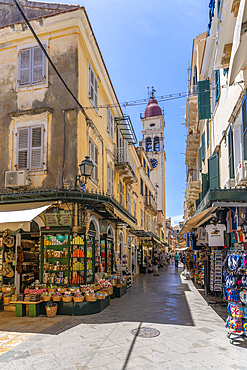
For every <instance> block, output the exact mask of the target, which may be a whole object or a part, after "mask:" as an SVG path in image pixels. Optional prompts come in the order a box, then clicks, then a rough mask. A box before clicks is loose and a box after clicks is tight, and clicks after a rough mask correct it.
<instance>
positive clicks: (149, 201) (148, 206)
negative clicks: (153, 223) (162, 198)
mask: <svg viewBox="0 0 247 370" xmlns="http://www.w3.org/2000/svg"><path fill="white" fill-rule="evenodd" d="M144 204H145V210H148V211H150V212H151V213H152V214H153V215H155V216H156V215H157V203H156V201H155V200H154V198H153V197H152V196H151V195H146V196H145V203H144Z"/></svg>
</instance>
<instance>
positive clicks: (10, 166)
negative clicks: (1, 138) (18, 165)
mask: <svg viewBox="0 0 247 370" xmlns="http://www.w3.org/2000/svg"><path fill="white" fill-rule="evenodd" d="M13 134H14V129H11V130H10V146H11V151H10V163H9V170H10V171H11V170H12V157H13Z"/></svg>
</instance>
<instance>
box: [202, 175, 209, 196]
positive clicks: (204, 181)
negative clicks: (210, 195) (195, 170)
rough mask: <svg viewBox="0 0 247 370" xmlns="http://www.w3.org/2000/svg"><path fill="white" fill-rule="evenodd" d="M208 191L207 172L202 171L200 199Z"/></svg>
mask: <svg viewBox="0 0 247 370" xmlns="http://www.w3.org/2000/svg"><path fill="white" fill-rule="evenodd" d="M207 191H208V174H207V173H202V199H203V198H204V197H205V195H206V193H207Z"/></svg>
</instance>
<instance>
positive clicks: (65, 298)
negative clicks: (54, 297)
mask: <svg viewBox="0 0 247 370" xmlns="http://www.w3.org/2000/svg"><path fill="white" fill-rule="evenodd" d="M72 300H73V297H72V296H71V297H64V296H63V297H62V301H63V302H72Z"/></svg>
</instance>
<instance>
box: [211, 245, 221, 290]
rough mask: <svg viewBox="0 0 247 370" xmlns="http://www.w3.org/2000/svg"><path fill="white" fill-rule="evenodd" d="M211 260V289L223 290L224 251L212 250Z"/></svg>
mask: <svg viewBox="0 0 247 370" xmlns="http://www.w3.org/2000/svg"><path fill="white" fill-rule="evenodd" d="M210 261H211V268H210V290H211V291H212V292H222V263H223V261H222V251H220V250H212V252H211V256H210Z"/></svg>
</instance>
